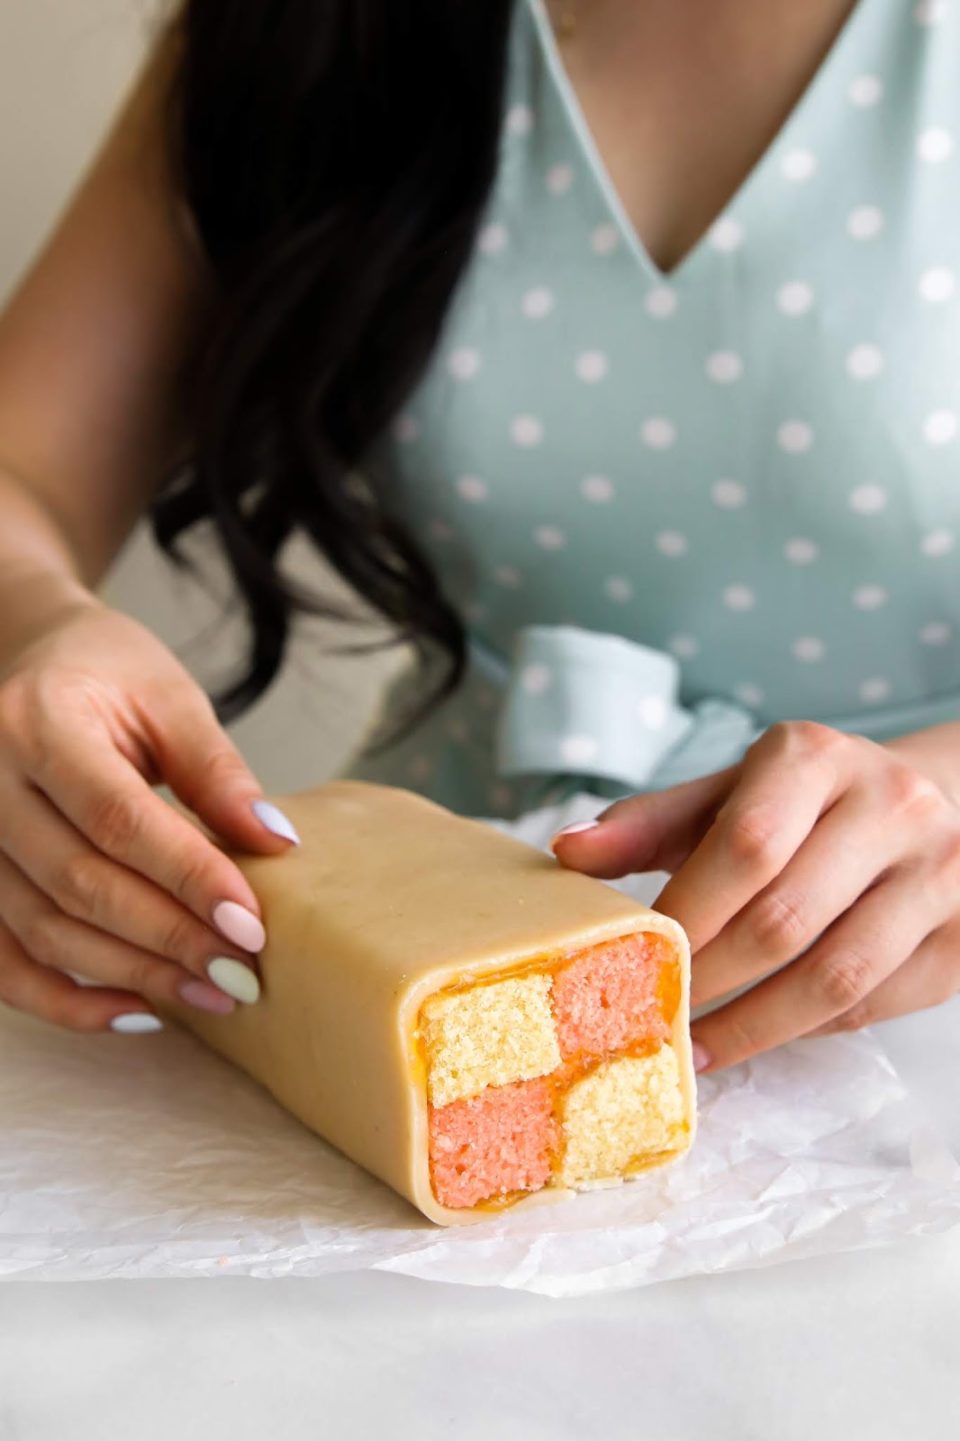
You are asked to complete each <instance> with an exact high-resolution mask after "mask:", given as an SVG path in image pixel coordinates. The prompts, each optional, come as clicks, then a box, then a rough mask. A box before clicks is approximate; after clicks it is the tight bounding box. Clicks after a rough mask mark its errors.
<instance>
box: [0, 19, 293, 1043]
mask: <svg viewBox="0 0 960 1441" xmlns="http://www.w3.org/2000/svg"><path fill="white" fill-rule="evenodd" d="M176 44H177V42H176V38H175V35H174V33H173V32H169V33H168V35H167V36H166V37H165V39H164V40H163V42H162V43H161V45H160V46H159V48H158V50H157V52H156V54H155V56H154V57H153V59H152V61H151V62H150V63H149V65H148V66H147V68H146V70H145V72H144V74H143V75H142V77H141V78H140V80H139V81H138V83H137V84H136V86H135V87H134V89H133V91H132V93H131V95H130V96H129V98H128V100H127V102H126V104H125V105H124V107H123V108H122V111H121V113H120V115H119V117H118V119H117V121H116V123H115V125H114V127H113V129H112V131H111V133H110V134H109V136H108V138H107V140H106V142H105V144H104V146H103V148H102V149H101V151H100V154H99V155H98V157H97V158H96V159H95V161H94V162H93V164H92V166H91V168H90V170H89V172H88V174H87V175H86V177H85V178H84V180H83V181H82V183H81V185H80V186H79V188H78V190H77V193H76V195H75V196H74V198H73V200H72V201H71V203H70V205H69V206H68V208H67V210H66V212H65V214H64V216H63V218H62V219H61V220H60V222H59V224H58V225H57V227H56V229H55V230H54V232H53V234H52V236H51V237H50V239H49V241H48V243H47V244H46V246H45V247H44V249H43V251H42V252H41V254H40V255H39V257H38V258H37V260H36V261H35V263H34V265H33V266H32V268H31V269H30V270H29V272H28V273H27V275H26V276H25V278H24V279H23V281H22V283H21V284H20V286H19V288H18V289H17V291H16V293H15V294H14V295H13V297H12V299H11V301H10V303H9V305H8V307H7V309H6V311H5V313H4V314H3V315H2V317H0V808H2V811H3V815H4V826H3V828H2V834H0V1000H4V1001H7V1002H8V1003H9V1004H11V1005H14V1006H17V1007H19V1008H21V1009H24V1010H27V1011H31V1012H33V1013H34V1014H36V1015H38V1016H41V1017H44V1018H45V1019H48V1020H52V1021H55V1022H58V1023H61V1024H64V1025H69V1026H72V1027H76V1028H78V1029H85V1030H99V1029H103V1028H104V1027H106V1026H108V1025H111V1024H114V1023H117V1022H120V1023H121V1024H120V1025H119V1026H118V1028H119V1029H123V1028H124V1026H123V1018H124V1017H125V1016H126V1015H127V1014H130V1013H132V1014H133V1015H134V1018H135V1019H134V1020H133V1021H132V1022H130V1023H129V1025H130V1026H131V1027H133V1026H138V1025H139V1026H141V1027H142V1026H144V1025H146V1024H147V1022H145V1021H144V1019H143V1017H144V1012H145V1007H146V1002H147V1001H148V1000H149V999H151V998H154V999H155V1000H157V1001H162V1000H165V999H172V998H174V997H175V996H177V997H180V998H181V999H187V1000H189V1002H190V1003H191V1004H195V1005H198V1006H201V1007H202V1008H205V1009H220V1010H229V1009H232V1006H233V1004H234V1003H233V1001H232V1000H231V999H230V996H229V995H226V994H224V989H222V988H225V989H227V990H229V989H230V983H231V977H233V981H234V989H233V991H232V994H233V995H235V996H238V997H240V998H245V999H247V1000H249V999H250V998H251V991H252V989H254V988H255V978H253V985H251V978H250V976H249V972H248V968H249V969H252V966H253V958H252V953H253V952H256V951H257V950H259V948H260V946H261V945H262V943H263V928H262V926H261V924H260V922H259V920H258V910H259V907H258V903H257V900H256V897H255V896H254V894H253V892H252V891H251V889H250V886H249V884H248V883H247V881H246V880H245V878H244V877H243V875H242V874H241V873H240V871H239V869H238V868H237V867H236V866H235V865H234V864H233V863H232V862H231V861H229V860H228V859H227V857H226V856H225V855H224V854H223V853H222V851H221V850H220V849H219V848H218V847H217V846H215V845H214V844H213V843H212V842H211V841H209V840H208V839H207V838H206V837H205V836H204V835H203V833H202V832H201V830H200V829H199V828H198V827H197V826H195V825H193V824H191V822H190V821H189V820H188V819H187V818H185V817H183V816H182V815H180V814H178V813H177V812H176V811H174V810H173V809H172V808H171V807H170V806H169V805H167V804H166V802H164V801H162V800H161V799H160V798H159V797H158V796H157V795H156V794H155V793H154V792H153V790H152V788H151V785H152V783H154V782H156V781H160V780H164V781H166V782H168V784H170V786H171V787H172V788H173V790H174V791H175V792H176V794H177V795H178V796H179V797H180V799H181V800H183V801H184V802H185V804H186V805H187V806H188V807H189V808H190V809H192V810H193V811H195V812H196V813H197V814H198V815H199V816H200V817H201V819H202V820H204V821H205V822H206V823H207V824H208V825H209V826H210V827H211V828H212V829H213V830H215V831H217V832H219V833H220V834H222V835H224V836H225V837H227V838H228V839H230V840H231V841H232V842H233V843H234V844H236V845H239V846H241V847H243V848H245V849H249V850H260V851H266V852H270V851H278V850H282V849H283V848H284V842H283V841H282V840H280V839H279V838H278V837H277V836H276V835H273V834H271V831H270V830H269V829H267V828H266V823H261V821H260V820H259V819H258V816H257V814H256V812H255V811H254V809H253V806H254V803H255V802H256V800H257V799H258V798H259V795H260V791H259V787H258V785H257V783H256V781H255V779H254V778H253V776H251V775H250V773H249V771H248V770H247V767H246V766H245V764H244V762H243V760H242V759H241V757H240V756H239V754H238V753H237V751H236V750H235V749H234V747H233V746H232V745H231V744H230V742H229V741H228V740H227V738H226V736H225V735H224V734H223V732H222V731H221V729H220V727H219V726H218V724H217V722H216V719H215V717H214V715H213V711H212V708H211V706H210V705H209V702H208V701H207V698H206V697H205V696H204V695H203V693H202V691H201V690H200V689H199V687H197V686H196V684H195V683H194V682H193V681H192V679H191V678H190V677H189V676H188V675H187V674H186V672H185V671H183V669H182V667H181V666H180V665H179V663H178V662H177V661H176V659H175V658H174V657H173V656H172V655H171V654H170V653H169V651H167V650H166V649H165V647H163V646H162V645H161V644H160V642H159V641H158V640H157V639H156V638H155V637H154V636H152V635H150V633H149V632H148V631H146V630H144V629H143V628H142V627H140V626H138V625H135V623H134V622H133V621H131V620H129V619H128V618H126V617H123V616H121V615H118V614H115V613H113V612H111V611H110V610H108V609H107V608H106V607H105V606H103V605H102V604H101V603H100V602H99V601H98V600H97V598H96V597H95V595H94V594H93V591H92V587H93V586H94V585H95V584H96V583H97V582H98V581H99V580H100V578H101V577H102V575H103V574H104V572H105V570H106V568H107V567H108V565H109V563H110V561H111V560H112V558H113V557H114V556H115V555H116V553H117V551H118V549H119V548H120V546H121V545H122V543H123V541H124V539H125V538H126V536H127V535H128V534H129V532H130V530H131V528H132V527H133V526H134V524H135V523H136V521H137V519H138V517H139V516H140V515H141V514H142V512H143V511H144V509H145V507H146V506H147V504H148V502H149V499H150V497H151V495H152V494H153V493H154V491H155V489H156V487H157V484H158V481H159V480H160V478H161V477H162V475H163V473H164V469H165V467H166V466H167V465H168V464H169V462H170V459H171V457H172V456H173V455H174V454H175V451H176V449H177V441H178V439H179V437H180V433H181V430H182V424H183V421H182V407H181V403H180V402H181V396H182V394H183V387H184V381H185V377H186V375H187V372H188V370H189V366H190V364H191V360H192V358H193V355H194V352H195V350H196V348H197V345H198V342H199V341H200V340H201V339H202V335H203V328H204V326H203V316H204V310H205V306H206V293H207V292H206V281H205V278H204V274H203V269H202V264H201V262H200V260H199V258H198V252H197V251H196V250H195V248H194V247H193V245H192V243H191V238H190V231H189V225H188V223H187V221H186V219H185V216H184V214H183V211H182V208H181V207H179V206H178V202H177V199H176V187H175V184H174V179H173V176H172V175H171V173H170V167H169V164H168V161H167V158H166V156H167V147H166V144H165V135H164V125H165V97H166V93H167V87H168V84H169V81H170V79H171V78H172V74H173V69H172V67H173V66H175V64H176V60H177V55H176ZM224 962H226V967H225V965H224ZM238 962H240V963H242V965H243V967H244V970H245V972H247V973H246V974H245V975H244V976H243V977H241V978H240V980H239V981H238V980H237V971H236V970H235V971H233V972H231V970H230V966H231V964H233V965H236V964H237V963H238ZM211 966H213V969H212V970H211V969H210V967H211ZM67 967H69V968H70V970H71V971H72V972H76V973H79V974H82V975H83V976H85V977H86V978H88V979H90V980H93V981H95V982H97V983H98V984H97V985H95V986H89V987H83V988H81V987H79V986H77V984H76V982H75V981H74V980H73V979H72V978H71V977H69V976H68V975H67V974H65V971H66V968H67ZM207 977H209V978H210V979H211V980H216V981H217V985H211V984H210V982H209V980H208V979H207ZM224 978H225V979H224ZM184 988H186V989H184ZM241 993H242V995H241Z"/></svg>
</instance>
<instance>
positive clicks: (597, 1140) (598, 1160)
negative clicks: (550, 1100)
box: [560, 1045, 684, 1186]
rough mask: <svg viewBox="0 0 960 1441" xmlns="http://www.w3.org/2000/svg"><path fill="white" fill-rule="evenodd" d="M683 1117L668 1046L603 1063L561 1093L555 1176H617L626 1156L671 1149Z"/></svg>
mask: <svg viewBox="0 0 960 1441" xmlns="http://www.w3.org/2000/svg"><path fill="white" fill-rule="evenodd" d="M683 1118H684V1105H683V1092H682V1091H681V1089H680V1071H679V1067H678V1066H677V1057H676V1053H675V1052H674V1050H673V1047H672V1046H667V1045H663V1046H661V1047H660V1049H659V1050H658V1051H655V1052H654V1053H653V1055H652V1056H621V1057H620V1058H619V1059H617V1060H613V1061H606V1062H604V1063H603V1064H602V1065H600V1066H598V1067H597V1069H596V1070H595V1071H592V1072H591V1073H590V1075H589V1076H585V1077H584V1078H583V1080H582V1081H577V1082H575V1084H574V1085H572V1086H571V1087H570V1089H569V1091H568V1092H567V1094H566V1096H565V1097H564V1103H563V1120H562V1126H563V1137H564V1143H565V1144H564V1151H563V1157H562V1161H561V1166H560V1180H561V1181H563V1182H564V1183H565V1184H566V1185H568V1186H576V1185H578V1184H581V1183H582V1182H584V1181H605V1180H613V1179H615V1178H617V1177H620V1176H622V1175H623V1174H624V1172H625V1171H626V1169H627V1167H628V1166H629V1165H630V1163H631V1161H635V1160H637V1159H638V1158H641V1157H643V1156H644V1155H649V1154H652V1153H655V1152H658V1151H667V1150H669V1149H671V1147H672V1146H674V1145H675V1144H676V1143H677V1141H678V1140H679V1128H680V1127H681V1125H682V1123H683Z"/></svg>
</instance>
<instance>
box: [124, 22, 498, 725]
mask: <svg viewBox="0 0 960 1441" xmlns="http://www.w3.org/2000/svg"><path fill="white" fill-rule="evenodd" d="M510 4H511V0H242V3H241V4H236V3H235V0H187V3H186V4H185V7H184V9H183V12H182V15H181V17H180V18H179V20H178V21H177V23H176V30H177V32H178V33H177V34H175V36H174V40H175V42H176V43H177V44H179V46H180V49H181V55H180V58H179V60H178V64H177V70H176V80H175V88H174V92H173V94H172V96H171V99H172V102H173V105H172V109H171V122H172V124H171V149H172V158H173V162H174V167H175V174H176V176H177V179H178V184H179V187H180V190H181V194H182V198H183V200H184V201H185V202H186V204H187V206H188V208H189V211H190V214H191V218H192V222H193V225H194V227H195V229H196V232H197V235H198V238H199V242H200V245H201V247H202V252H203V257H204V261H205V263H206V266H207V267H208V269H209V271H210V272H211V277H212V289H213V303H212V313H211V316H210V320H209V325H208V328H207V330H206V331H205V340H204V349H203V355H202V356H201V358H200V363H199V366H198V372H197V378H196V380H195V382H194V383H193V384H192V387H191V388H192V403H191V404H192V412H191V415H190V417H189V425H190V429H189V455H188V459H187V462H186V464H185V465H184V466H182V467H180V468H179V469H178V471H177V473H176V475H175V476H174V477H172V478H171V480H170V482H169V483H168V484H167V486H166V487H165V488H164V490H163V491H162V492H161V494H160V495H159V497H158V498H157V500H156V501H155V503H154V505H153V507H152V522H153V529H154V535H155V537H156V539H157V540H158V542H159V543H160V545H162V546H163V548H164V549H165V550H166V551H167V552H168V553H169V554H170V555H171V556H172V557H173V558H174V559H177V560H179V561H180V563H185V558H184V556H183V554H182V551H181V549H180V547H179V545H178V541H179V539H180V538H181V536H182V534H183V532H184V531H186V530H187V529H189V528H190V527H192V526H193V525H194V524H196V523H197V522H198V521H203V520H207V521H212V523H213V526H214V528H215V531H216V534H217V537H218V539H219V542H220V543H221V545H222V548H223V550H224V552H225V554H226V557H227V560H228V562H229V566H230V569H231V572H232V575H233V578H234V580H235V582H236V585H237V587H238V589H239V592H240V595H241V597H242V599H243V602H244V604H245V608H246V610H247V612H248V616H249V621H250V626H251V644H250V651H249V656H248V659H247V665H246V668H245V670H244V672H243V674H242V675H241V676H240V678H239V679H238V680H236V682H235V683H233V684H232V685H231V686H230V687H229V689H227V690H226V691H225V692H224V693H223V694H221V695H220V696H219V697H218V711H219V713H220V715H221V718H222V719H224V720H227V719H230V718H231V717H233V716H235V715H237V714H239V713H240V712H241V711H242V710H244V709H245V708H246V707H247V706H249V705H250V704H251V703H252V702H253V701H254V700H256V699H257V698H258V697H259V696H260V695H262V694H263V692H264V691H265V690H266V689H267V687H268V686H269V685H270V684H271V682H272V681H273V680H274V678H275V677H276V675H277V673H278V671H279V669H280V667H281V665H282V662H283V659H284V654H285V651H286V647H287V641H288V637H289V631H290V623H291V619H292V617H293V615H294V614H295V613H296V612H297V611H301V610H309V611H311V612H313V613H314V614H321V615H326V616H333V617H335V618H337V619H338V620H348V619H349V618H350V614H351V612H350V611H349V609H345V608H344V607H343V606H339V605H337V604H336V603H335V602H333V601H332V600H331V599H329V598H324V597H322V596H319V595H307V594H305V593H304V592H303V590H302V589H300V588H298V587H296V586H294V585H293V584H292V582H291V581H289V580H288V579H287V578H285V577H283V576H282V575H281V573H280V571H279V568H278V561H279V555H280V551H281V548H282V546H283V545H284V544H285V542H286V541H287V540H288V539H289V538H290V537H291V536H292V535H293V534H294V533H295V532H297V531H301V532H305V533H306V534H307V535H308V536H309V538H310V539H311V541H312V542H313V544H314V545H315V546H316V547H317V548H318V550H319V551H320V552H322V554H323V555H324V556H325V557H326V559H327V560H328V561H329V562H330V564H331V565H332V566H333V567H334V569H335V570H336V571H337V572H339V574H340V575H341V576H342V577H343V579H344V580H346V581H347V582H348V583H349V585H350V586H351V587H353V589H354V591H355V592H357V593H359V595H361V596H362V597H363V598H364V599H365V600H366V601H367V602H369V604H370V605H372V606H373V607H374V609H375V610H376V611H377V612H379V613H380V614H381V615H382V616H384V617H385V618H386V619H387V621H389V622H390V640H389V641H388V642H387V643H388V644H392V643H401V642H406V643H412V644H413V646H414V647H415V650H416V653H417V654H418V656H419V658H420V663H421V666H422V667H423V668H424V670H425V672H427V671H430V670H432V669H433V668H434V665H435V662H436V660H437V658H438V656H439V657H440V658H441V659H444V658H445V659H446V662H447V664H446V667H445V674H444V675H443V678H442V681H441V683H440V684H439V686H434V688H433V690H432V692H430V693H429V694H428V695H427V702H426V704H425V705H422V704H418V706H417V708H416V712H415V714H414V716H413V718H412V722H411V721H410V720H408V722H407V724H406V725H405V726H404V727H403V729H408V728H409V725H410V724H411V723H415V722H416V721H417V720H418V719H420V718H421V717H422V715H423V714H424V713H425V712H426V710H428V709H429V708H430V706H431V705H433V704H435V703H436V702H437V701H438V700H439V699H440V698H442V697H443V696H444V695H447V694H449V693H450V692H451V691H452V690H454V689H455V688H456V686H457V684H458V683H459V680H460V679H461V676H462V672H463V666H464V657H465V637H464V630H463V626H462V623H461V621H460V619H459V617H458V615H457V614H456V611H455V610H454V609H453V607H452V606H451V605H450V603H449V602H448V601H447V600H446V599H445V597H444V596H443V594H442V592H441V590H440V587H439V585H438V583H437V579H436V577H435V575H434V573H433V571H432V569H431V566H430V564H429V562H428V560H427V559H426V557H425V555H424V553H423V552H422V550H421V548H420V546H419V545H418V544H417V542H416V540H415V539H414V538H413V537H412V536H411V535H409V534H407V533H406V531H405V528H404V525H403V523H402V519H398V518H397V517H395V516H393V515H391V514H390V513H389V510H388V509H387V508H386V506H385V505H384V503H383V498H382V496H381V497H380V499H379V500H377V499H376V498H375V495H374V494H373V491H374V489H375V488H374V487H369V488H366V489H365V488H363V487H361V486H358V485H357V484H355V483H351V477H352V476H353V477H354V479H355V477H356V473H357V471H358V470H360V469H361V468H362V466H363V464H364V462H365V460H366V459H367V458H368V457H369V455H370V451H371V448H372V447H373V446H374V445H375V444H376V442H377V441H378V440H379V439H381V438H383V437H384V436H385V434H386V432H387V430H388V428H389V425H390V422H391V420H392V419H393V418H394V417H395V416H396V414H397V413H398V411H399V410H400V408H401V407H402V405H403V402H404V400H405V398H406V397H407V396H408V395H409V393H410V392H411V390H412V389H413V387H414V385H415V384H416V382H417V380H418V378H419V377H420V376H421V375H422V373H423V371H424V369H425V367H426V365H427V362H428V360H429V359H430V356H431V354H432V351H433V349H434V346H435V344H436V341H437V339H438V336H439V333H440V330H441V327H442V323H443V320H444V317H445V314H446V312H447V309H448V306H449V304H450V301H451V300H452V297H453V292H454V289H455V287H456V284H457V281H458V279H459V277H460V274H461V272H462V271H463V269H464V267H465V265H466V262H467V260H468V258H469V255H470V253H471V249H472V245H473V239H474V235H475V232H476V230H477V227H478V224H479V221H480V219H481V216H482V213H483V210H484V208H485V204H486V200H487V197H488V194H489V192H490V189H491V187H492V184H493V180H494V177H495V174H496V168H497V162H498V147H499V130H500V116H501V109H502V105H503V93H504V84H505V72H506V46H507V35H508V27H509V12H510ZM346 648H347V649H350V648H351V647H346ZM360 648H361V649H362V648H363V647H360Z"/></svg>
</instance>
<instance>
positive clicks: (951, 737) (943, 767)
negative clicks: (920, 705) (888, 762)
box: [884, 721, 960, 807]
mask: <svg viewBox="0 0 960 1441" xmlns="http://www.w3.org/2000/svg"><path fill="white" fill-rule="evenodd" d="M884 749H885V750H889V751H892V752H893V753H894V754H895V755H898V756H899V757H900V758H901V759H902V760H905V761H906V762H907V763H908V764H909V765H912V766H913V767H914V769H915V770H918V771H919V772H920V774H921V775H925V776H927V778H928V779H929V780H932V781H933V782H934V784H935V785H938V786H939V787H940V789H941V790H942V791H943V793H944V794H945V795H946V796H947V798H948V799H949V800H950V801H952V802H953V804H954V805H956V806H958V807H960V722H956V721H950V722H948V723H947V724H945V725H937V726H931V727H930V728H929V729H928V730H922V731H913V732H911V733H910V734H909V735H904V736H897V737H895V739H893V740H891V741H886V742H885V743H884Z"/></svg>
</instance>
